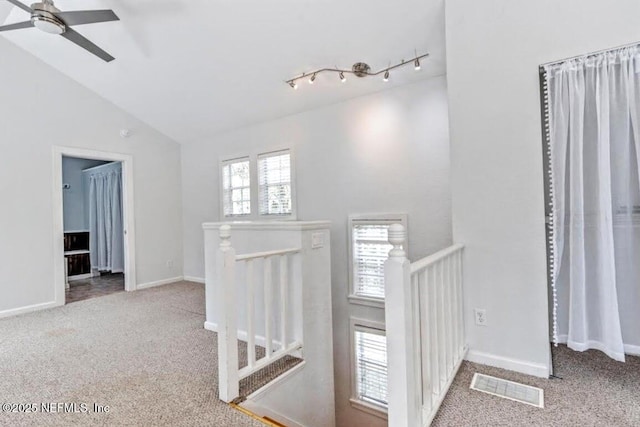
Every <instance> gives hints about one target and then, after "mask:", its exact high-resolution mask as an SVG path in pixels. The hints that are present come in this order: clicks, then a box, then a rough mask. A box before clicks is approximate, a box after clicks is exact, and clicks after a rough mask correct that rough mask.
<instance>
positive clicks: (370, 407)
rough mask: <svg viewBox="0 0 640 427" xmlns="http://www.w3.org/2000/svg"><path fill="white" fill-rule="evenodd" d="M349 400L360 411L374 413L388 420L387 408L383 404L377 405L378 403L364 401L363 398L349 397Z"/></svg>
mask: <svg viewBox="0 0 640 427" xmlns="http://www.w3.org/2000/svg"><path fill="white" fill-rule="evenodd" d="M349 402H351V406H352V407H354V408H355V409H358V410H360V411H363V412H366V413H367V414H371V415H374V416H376V417H378V418H382V419H383V420H386V419H387V418H388V417H387V410H386V409H385V408H383V407H381V406H377V405H374V404H371V403H368V402H364V401H362V400H358V399H354V398H351V399H349Z"/></svg>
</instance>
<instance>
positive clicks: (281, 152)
mask: <svg viewBox="0 0 640 427" xmlns="http://www.w3.org/2000/svg"><path fill="white" fill-rule="evenodd" d="M286 154H288V155H289V193H290V195H291V213H288V214H268V213H267V214H263V213H260V207H261V206H260V205H261V203H262V197H263V194H262V191H261V190H262V188H261V185H260V160H261V159H268V158H270V157H278V156H281V155H286ZM256 182H257V183H258V184H257V193H258V199H257V206H256V208H257V209H256V214H257V215H258V217H260V218H275V219H278V218H283V217H284V218H289V217H291V216H295V207H294V203H293V201H294V184H293V154H292V152H291V150H290V149H286V148H285V149H283V150H272V151H268V152H265V153H258V154H256ZM265 186H267V187H268V184H265Z"/></svg>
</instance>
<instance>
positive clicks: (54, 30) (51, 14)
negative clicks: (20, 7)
mask: <svg viewBox="0 0 640 427" xmlns="http://www.w3.org/2000/svg"><path fill="white" fill-rule="evenodd" d="M31 9H32V10H33V14H31V22H32V23H33V26H34V27H36V28H37V29H39V30H42V31H44V32H45V33H50V34H62V33H64V32H65V30H66V25H65V24H64V22H62V20H61V19H60V18H58V17H57V16H56V15H55V14H56V13H58V12H60V10H59V9H58V8H57V7H55V6H54V5H53V2H52V1H51V0H43V1H42V2H41V3H34V4H32V5H31Z"/></svg>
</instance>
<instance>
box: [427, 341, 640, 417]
mask: <svg viewBox="0 0 640 427" xmlns="http://www.w3.org/2000/svg"><path fill="white" fill-rule="evenodd" d="M554 356H555V367H556V375H558V376H560V377H563V379H562V380H557V379H554V380H549V379H539V378H534V377H530V376H526V375H521V374H517V373H514V372H510V371H504V370H501V369H496V368H490V367H486V366H482V365H476V364H473V363H468V362H464V363H463V365H462V367H461V368H460V371H459V373H458V376H457V377H456V379H455V381H454V383H453V385H452V386H451V389H450V392H449V394H448V396H447V397H446V398H445V401H444V402H443V404H442V406H441V408H440V412H439V413H438V415H437V416H436V419H435V420H434V423H433V424H432V425H433V426H434V427H436V426H437V427H442V426H456V427H458V426H459V427H465V426H474V427H475V426H478V427H480V426H510V427H516V426H544V427H547V426H563V427H564V426H576V427H578V426H579V427H595V426H598V427H624V426H640V358H638V357H627V362H626V363H620V362H615V361H613V360H611V359H609V358H608V357H607V356H605V355H604V354H603V353H601V352H598V351H594V350H592V351H588V352H584V353H578V352H574V351H571V350H569V349H568V348H567V347H565V346H560V347H558V348H557V349H555V351H554ZM474 372H480V373H484V374H488V375H493V376H496V377H500V378H505V379H508V380H511V381H517V382H521V383H524V384H528V385H532V386H536V387H540V388H542V389H544V394H545V396H544V400H545V408H544V409H540V408H535V407H532V406H529V405H525V404H522V403H517V402H513V401H510V400H506V399H502V398H499V397H495V396H491V395H488V394H484V393H481V392H478V391H474V390H469V384H470V383H471V378H472V377H473V373H474Z"/></svg>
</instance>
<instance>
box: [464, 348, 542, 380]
mask: <svg viewBox="0 0 640 427" xmlns="http://www.w3.org/2000/svg"><path fill="white" fill-rule="evenodd" d="M465 360H468V361H469V362H473V363H479V364H481V365H488V366H494V367H496V368H501V369H507V370H509V371H516V372H521V373H523V374H527V375H533V376H535V377H540V378H548V377H549V367H548V366H547V365H544V364H542V363H532V362H529V361H526V360H518V359H511V358H509V357H503V356H498V355H496V354H490V353H483V352H481V351H477V350H469V351H468V352H467V357H466V358H465Z"/></svg>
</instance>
